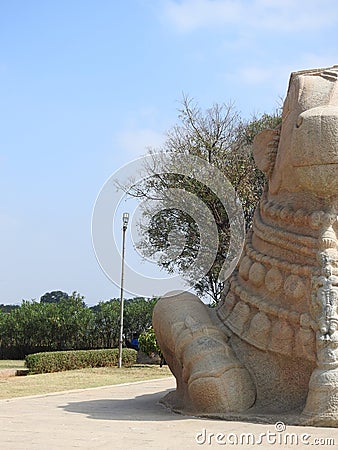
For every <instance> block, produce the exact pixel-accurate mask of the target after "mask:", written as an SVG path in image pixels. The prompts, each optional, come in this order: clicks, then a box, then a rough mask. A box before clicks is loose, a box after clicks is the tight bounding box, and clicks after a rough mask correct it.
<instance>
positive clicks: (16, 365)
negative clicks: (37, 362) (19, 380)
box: [0, 359, 25, 370]
mask: <svg viewBox="0 0 338 450" xmlns="http://www.w3.org/2000/svg"><path fill="white" fill-rule="evenodd" d="M24 367H25V360H24V359H0V370H1V369H23V368H24Z"/></svg>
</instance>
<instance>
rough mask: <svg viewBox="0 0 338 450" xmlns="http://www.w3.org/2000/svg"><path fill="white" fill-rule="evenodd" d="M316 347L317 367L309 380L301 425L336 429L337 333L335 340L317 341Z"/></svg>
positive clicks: (337, 414) (337, 418)
mask: <svg viewBox="0 0 338 450" xmlns="http://www.w3.org/2000/svg"><path fill="white" fill-rule="evenodd" d="M317 336H320V334H319V332H318V334H317ZM317 345H318V367H317V368H316V369H315V370H314V371H313V373H312V375H311V378H310V383H309V393H308V397H307V400H306V405H305V408H304V411H303V413H302V418H303V423H304V424H306V425H315V426H326V427H328V426H329V427H338V363H337V356H338V333H336V336H335V339H330V340H319V339H318V344H317Z"/></svg>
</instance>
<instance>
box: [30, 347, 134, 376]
mask: <svg viewBox="0 0 338 450" xmlns="http://www.w3.org/2000/svg"><path fill="white" fill-rule="evenodd" d="M118 359H119V351H118V349H116V348H113V349H103V350H70V351H61V352H44V353H32V354H30V355H27V356H26V359H25V364H26V367H28V369H29V371H30V373H51V372H61V371H64V370H74V369H84V368H86V367H113V366H116V365H117V364H118ZM136 359H137V351H136V350H133V349H130V348H124V349H123V350H122V364H123V365H126V366H131V365H133V364H135V363H136Z"/></svg>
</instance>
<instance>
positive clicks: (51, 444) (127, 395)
mask: <svg viewBox="0 0 338 450" xmlns="http://www.w3.org/2000/svg"><path fill="white" fill-rule="evenodd" d="M174 387H175V382H174V379H173V378H166V379H162V380H153V381H146V382H140V383H132V384H124V385H118V386H109V387H102V388H94V389H85V390H78V391H68V392H62V393H58V394H49V395H44V396H33V397H24V398H16V399H11V400H0V449H1V450H4V449H6V450H7V449H15V450H20V449H25V450H31V449H36V450H53V449H62V450H67V449H76V448H78V449H88V450H89V449H91V450H92V449H116V450H123V449H128V450H134V449H157V450H162V449H163V450H165V449H170V450H182V449H183V450H188V449H196V448H232V449H239V448H241V449H247V450H251V449H254V448H257V449H259V448H261V449H264V450H266V449H270V448H271V449H300V448H305V449H306V448H312V449H313V448H322V449H325V450H327V449H330V448H338V429H329V428H310V427H308V428H304V427H287V429H286V431H284V432H282V433H278V432H276V430H275V426H274V425H273V424H271V425H261V424H251V423H240V422H226V421H220V420H202V419H197V418H194V417H189V416H181V415H178V414H173V413H172V412H170V411H168V410H167V409H165V408H164V407H163V406H162V405H161V404H159V400H160V398H161V397H163V396H164V395H165V394H166V393H167V392H168V391H169V390H172V389H173V388H174ZM291 432H292V433H296V435H297V437H294V439H296V438H297V439H298V445H296V441H294V443H293V444H291V445H290V444H289V445H284V444H283V440H285V438H286V433H291ZM219 433H222V434H219ZM241 433H246V434H247V433H252V436H253V437H251V438H250V439H255V441H254V442H252V441H251V442H246V441H244V444H243V445H239V446H237V445H233V444H234V442H235V440H236V439H237V437H238V439H244V437H243V436H242V438H240V434H241ZM260 433H265V435H264V436H263V437H261V440H262V441H263V442H262V443H259V434H260ZM269 433H270V437H269V441H270V443H269V441H268V440H267V439H268V438H267V435H269ZM217 434H219V435H218V436H217ZM304 434H305V435H304ZM274 436H275V437H274ZM306 436H308V437H306ZM332 438H333V439H335V442H336V445H330V443H329V442H328V441H327V439H332ZM226 439H228V441H227V443H226ZM316 439H321V441H318V444H317V441H315V440H316ZM274 440H275V441H277V442H276V443H275V444H273V441H274ZM279 440H282V443H281V444H279V443H278V441H279ZM324 440H326V441H325V444H324ZM302 441H303V444H302ZM319 442H321V443H322V444H321V445H319ZM210 443H211V445H210ZM225 443H226V444H225ZM224 444H225V445H224ZM309 446H310V447H309Z"/></svg>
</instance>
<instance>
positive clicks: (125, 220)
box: [118, 212, 129, 368]
mask: <svg viewBox="0 0 338 450" xmlns="http://www.w3.org/2000/svg"><path fill="white" fill-rule="evenodd" d="M128 221H129V213H127V212H125V213H123V215H122V266H121V295H120V337H119V363H118V367H119V368H121V367H122V344H123V308H124V298H123V282H124V255H125V247H126V231H127V226H128Z"/></svg>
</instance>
